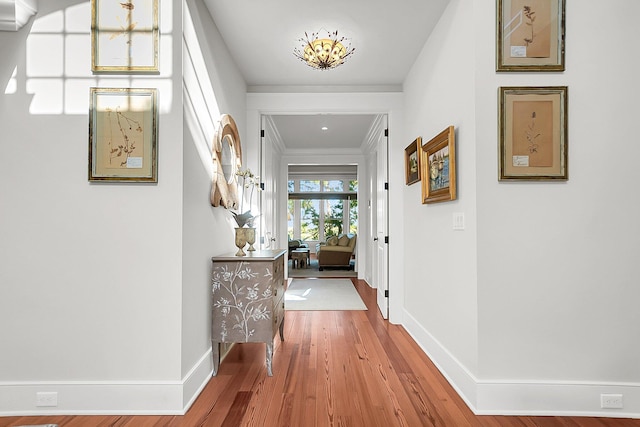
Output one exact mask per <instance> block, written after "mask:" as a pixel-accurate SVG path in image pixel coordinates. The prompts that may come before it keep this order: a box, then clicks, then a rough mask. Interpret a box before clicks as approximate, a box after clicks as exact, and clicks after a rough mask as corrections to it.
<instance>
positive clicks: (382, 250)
mask: <svg viewBox="0 0 640 427" xmlns="http://www.w3.org/2000/svg"><path fill="white" fill-rule="evenodd" d="M382 122H383V126H382V129H381V130H380V136H379V139H378V147H377V158H378V168H377V169H378V170H377V174H376V176H377V182H376V190H377V191H376V192H377V197H376V237H375V238H374V241H375V243H376V245H374V246H375V257H376V263H375V265H376V267H375V268H376V271H374V272H373V273H374V274H375V276H376V285H377V287H378V307H379V308H380V312H381V313H382V317H383V318H384V319H387V318H389V297H388V291H389V251H388V248H389V245H388V243H387V239H388V236H389V232H388V231H389V226H388V218H389V216H388V205H389V203H388V200H389V191H388V182H389V181H388V168H389V165H388V157H389V138H388V131H387V129H388V124H387V123H388V120H387V116H385V117H384V120H383V121H382Z"/></svg>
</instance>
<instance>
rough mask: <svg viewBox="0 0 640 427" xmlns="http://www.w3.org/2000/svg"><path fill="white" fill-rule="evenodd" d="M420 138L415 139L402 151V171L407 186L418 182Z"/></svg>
mask: <svg viewBox="0 0 640 427" xmlns="http://www.w3.org/2000/svg"><path fill="white" fill-rule="evenodd" d="M420 147H422V138H421V137H417V138H416V139H415V140H414V141H413V142H412V143H411V144H409V145H408V146H407V148H405V149H404V170H405V180H406V183H407V185H411V184H415V183H416V182H418V181H420V152H419V151H418V150H419V149H420Z"/></svg>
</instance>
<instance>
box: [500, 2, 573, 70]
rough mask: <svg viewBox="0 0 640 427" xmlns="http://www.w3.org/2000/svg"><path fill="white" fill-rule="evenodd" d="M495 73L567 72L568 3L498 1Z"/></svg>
mask: <svg viewBox="0 0 640 427" xmlns="http://www.w3.org/2000/svg"><path fill="white" fill-rule="evenodd" d="M497 2H498V3H497V15H498V16H497V36H496V38H497V43H496V44H497V46H496V51H497V52H496V53H497V55H496V60H497V61H496V62H497V64H496V71H564V36H565V22H564V16H565V0H497Z"/></svg>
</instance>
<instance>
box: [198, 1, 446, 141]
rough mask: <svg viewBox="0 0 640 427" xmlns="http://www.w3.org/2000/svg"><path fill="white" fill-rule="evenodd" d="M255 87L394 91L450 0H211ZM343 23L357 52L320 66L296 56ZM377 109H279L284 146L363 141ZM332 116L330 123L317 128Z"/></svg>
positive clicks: (250, 88)
mask: <svg viewBox="0 0 640 427" xmlns="http://www.w3.org/2000/svg"><path fill="white" fill-rule="evenodd" d="M204 3H205V4H206V5H207V7H208V9H209V11H210V13H211V16H212V17H213V20H214V22H215V24H216V26H217V27H218V30H219V31H220V33H221V35H222V37H223V39H224V41H225V43H226V45H227V47H228V48H229V51H230V52H231V55H232V56H233V58H234V60H235V62H236V64H237V65H238V67H239V69H240V72H241V73H242V75H243V77H244V79H245V82H246V83H247V90H248V91H249V92H363V91H373V92H388V91H401V90H402V83H403V81H404V79H405V77H406V75H407V73H408V71H409V69H410V68H411V66H412V65H413V63H414V61H415V58H416V57H417V56H418V54H419V53H420V50H421V49H422V46H423V45H424V43H425V41H426V40H427V38H428V37H429V34H430V33H431V31H432V29H433V27H434V25H435V24H436V22H437V21H438V19H439V18H440V15H441V14H442V11H443V10H444V8H445V7H446V5H447V3H448V0H393V1H392V0H342V1H338V0H324V1H322V2H311V1H300V0H277V1H276V0H272V1H266V0H233V1H231V0H204ZM319 30H326V31H335V30H337V31H338V34H339V35H340V36H345V37H347V38H349V39H350V41H351V46H352V47H354V48H355V53H354V54H353V55H352V56H351V57H350V58H348V59H347V61H346V62H345V63H344V64H343V65H341V66H340V67H338V68H336V69H333V70H316V69H313V68H311V67H309V66H307V65H305V64H304V63H303V62H302V61H300V60H299V59H297V58H296V57H294V56H293V49H294V48H295V47H298V46H301V45H302V43H300V42H299V41H298V39H300V38H301V37H303V36H304V33H305V32H307V33H311V32H317V31H319ZM374 118H375V116H373V115H367V116H363V115H346V116H345V115H312V116H304V115H287V116H273V121H274V123H275V124H276V127H277V129H278V132H279V133H280V135H281V137H282V139H283V142H284V144H285V146H286V147H287V148H288V149H289V148H291V149H296V148H305V147H307V148H318V146H323V147H327V148H335V147H345V148H360V146H361V145H362V143H363V139H364V136H365V135H366V133H367V131H368V130H369V127H370V126H371V124H372V122H373V120H374ZM321 123H323V124H325V125H326V126H327V127H328V128H329V130H328V131H326V132H321V131H318V129H319V125H321Z"/></svg>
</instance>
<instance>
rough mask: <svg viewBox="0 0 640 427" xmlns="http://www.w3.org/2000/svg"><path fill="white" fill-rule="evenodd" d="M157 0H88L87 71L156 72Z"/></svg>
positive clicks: (158, 32)
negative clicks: (88, 59) (88, 58)
mask: <svg viewBox="0 0 640 427" xmlns="http://www.w3.org/2000/svg"><path fill="white" fill-rule="evenodd" d="M158 2H159V0H125V1H113V0H91V70H92V71H93V72H94V73H121V74H131V73H158V72H159V66H158V44H159V36H160V30H159V26H158V24H159V18H158Z"/></svg>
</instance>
